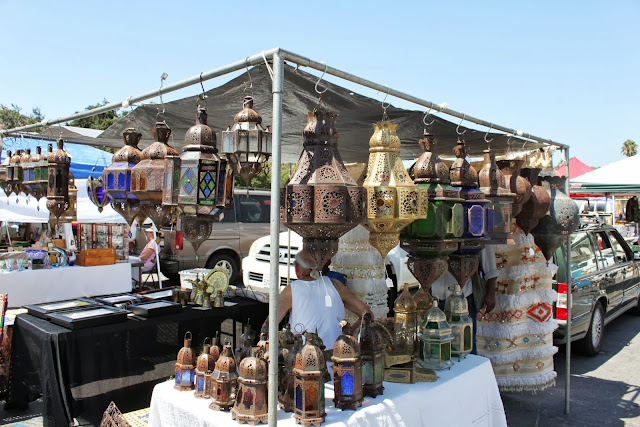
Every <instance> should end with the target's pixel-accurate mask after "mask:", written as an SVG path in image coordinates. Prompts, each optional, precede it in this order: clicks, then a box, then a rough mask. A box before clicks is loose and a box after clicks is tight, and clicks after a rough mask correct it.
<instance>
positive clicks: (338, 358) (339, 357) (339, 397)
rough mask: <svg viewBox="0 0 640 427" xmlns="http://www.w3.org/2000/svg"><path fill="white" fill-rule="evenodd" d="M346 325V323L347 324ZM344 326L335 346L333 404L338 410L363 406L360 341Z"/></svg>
mask: <svg viewBox="0 0 640 427" xmlns="http://www.w3.org/2000/svg"><path fill="white" fill-rule="evenodd" d="M345 323H346V322H345ZM347 328H348V324H347V325H345V326H343V328H342V335H340V336H339V337H338V338H337V339H336V342H335V343H334V344H333V356H332V357H331V361H332V362H333V386H334V387H333V390H334V398H333V402H334V404H335V405H336V408H340V409H343V410H344V409H353V410H354V411H355V410H356V409H358V408H359V407H360V406H362V400H363V397H362V358H361V356H360V345H359V344H358V341H357V340H356V339H355V337H353V336H352V335H350V334H349V333H348V331H347Z"/></svg>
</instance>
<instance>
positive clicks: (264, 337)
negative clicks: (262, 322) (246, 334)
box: [256, 328, 269, 361]
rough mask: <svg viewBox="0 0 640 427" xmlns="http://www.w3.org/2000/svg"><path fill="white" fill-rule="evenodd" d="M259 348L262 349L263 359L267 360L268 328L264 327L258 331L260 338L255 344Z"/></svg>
mask: <svg viewBox="0 0 640 427" xmlns="http://www.w3.org/2000/svg"><path fill="white" fill-rule="evenodd" d="M256 345H257V346H258V348H260V350H262V356H261V357H262V358H263V359H265V360H267V361H268V360H269V333H268V329H267V328H265V329H263V330H262V331H261V332H260V339H259V340H258V344H256Z"/></svg>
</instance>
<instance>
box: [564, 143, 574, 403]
mask: <svg viewBox="0 0 640 427" xmlns="http://www.w3.org/2000/svg"><path fill="white" fill-rule="evenodd" d="M564 155H565V162H566V164H567V178H566V184H565V188H566V189H567V195H569V189H570V188H571V178H569V177H570V176H571V175H569V147H566V148H565V149H564ZM564 269H565V276H566V278H567V327H566V331H567V345H566V348H565V351H566V355H565V377H566V379H565V385H564V413H565V414H568V413H569V402H570V400H571V399H570V388H571V320H572V319H573V284H572V282H573V280H572V278H571V233H569V234H567V256H566V257H565V266H564Z"/></svg>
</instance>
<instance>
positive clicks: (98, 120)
mask: <svg viewBox="0 0 640 427" xmlns="http://www.w3.org/2000/svg"><path fill="white" fill-rule="evenodd" d="M108 103H109V101H107V100H106V99H103V100H102V102H100V103H98V104H96V105H89V106H88V107H87V108H86V109H85V111H89V110H93V109H95V108H98V107H102V106H103V105H106V104H108ZM77 112H78V111H76V113H77ZM121 117H122V115H120V114H118V112H117V111H115V110H111V111H107V112H106V113H100V114H96V115H94V116H91V117H83V118H82V119H77V120H74V121H72V122H70V123H69V126H78V127H81V128H89V129H100V130H105V129H106V128H108V127H109V126H111V125H112V124H114V123H115V122H117V121H118V120H120V118H121Z"/></svg>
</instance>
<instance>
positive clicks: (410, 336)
mask: <svg viewBox="0 0 640 427" xmlns="http://www.w3.org/2000/svg"><path fill="white" fill-rule="evenodd" d="M393 309H394V312H395V314H394V322H393V323H394V341H395V342H394V346H393V348H394V352H399V353H406V354H413V352H414V347H415V341H416V333H417V326H418V325H417V323H416V322H417V320H416V302H415V301H414V299H413V297H412V296H411V292H409V284H408V283H405V284H404V290H403V291H402V293H401V294H400V296H399V297H398V298H397V299H396V301H395V303H394V308H393Z"/></svg>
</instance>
